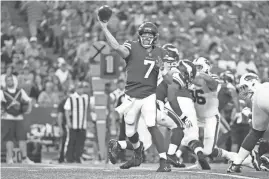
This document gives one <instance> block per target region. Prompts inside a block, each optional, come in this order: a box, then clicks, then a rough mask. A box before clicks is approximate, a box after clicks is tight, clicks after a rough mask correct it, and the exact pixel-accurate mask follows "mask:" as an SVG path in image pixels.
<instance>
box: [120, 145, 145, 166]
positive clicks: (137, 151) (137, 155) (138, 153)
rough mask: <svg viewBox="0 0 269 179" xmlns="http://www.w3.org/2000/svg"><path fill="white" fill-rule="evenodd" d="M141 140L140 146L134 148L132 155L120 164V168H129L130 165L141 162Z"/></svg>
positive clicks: (137, 164)
mask: <svg viewBox="0 0 269 179" xmlns="http://www.w3.org/2000/svg"><path fill="white" fill-rule="evenodd" d="M143 151H144V146H143V142H140V146H139V147H138V148H137V149H135V150H134V155H133V157H132V158H131V160H128V161H127V162H125V163H124V164H123V165H121V166H120V168H121V169H129V168H131V167H138V166H140V165H141V163H142V162H143Z"/></svg>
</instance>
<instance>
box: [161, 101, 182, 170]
mask: <svg viewBox="0 0 269 179" xmlns="http://www.w3.org/2000/svg"><path fill="white" fill-rule="evenodd" d="M160 113H161V111H159V110H157V123H158V124H159V125H162V126H164V127H167V128H168V129H170V130H171V140H170V144H169V147H168V151H167V159H168V162H169V163H171V164H172V165H173V166H174V167H179V168H182V167H185V165H184V164H181V163H180V162H179V158H178V157H177V156H176V150H177V148H178V147H179V146H180V143H181V141H182V139H183V137H184V132H183V130H184V128H183V125H182V123H180V122H179V119H178V118H177V115H174V112H173V110H172V109H171V107H170V105H169V103H166V104H165V112H163V114H162V115H160Z"/></svg>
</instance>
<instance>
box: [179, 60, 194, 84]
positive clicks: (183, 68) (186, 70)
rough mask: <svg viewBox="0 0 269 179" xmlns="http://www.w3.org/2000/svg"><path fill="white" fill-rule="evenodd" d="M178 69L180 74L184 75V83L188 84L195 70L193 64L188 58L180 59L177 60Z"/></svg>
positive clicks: (192, 78)
mask: <svg viewBox="0 0 269 179" xmlns="http://www.w3.org/2000/svg"><path fill="white" fill-rule="evenodd" d="M178 69H179V70H180V72H181V74H182V75H183V76H184V79H185V82H186V85H187V86H190V85H191V83H192V81H193V80H194V78H195V76H196V72H197V70H196V68H195V66H194V64H193V63H192V62H191V61H189V60H181V61H180V62H179V66H178Z"/></svg>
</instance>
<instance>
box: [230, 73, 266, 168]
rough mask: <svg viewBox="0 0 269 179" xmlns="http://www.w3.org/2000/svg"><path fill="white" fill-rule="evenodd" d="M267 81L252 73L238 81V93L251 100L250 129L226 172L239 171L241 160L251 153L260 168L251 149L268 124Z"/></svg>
mask: <svg viewBox="0 0 269 179" xmlns="http://www.w3.org/2000/svg"><path fill="white" fill-rule="evenodd" d="M268 91H269V83H268V82H265V83H260V80H259V77H258V76H257V75H256V74H254V73H247V74H244V75H243V76H242V77H241V78H240V82H239V95H240V96H241V97H242V98H244V99H250V100H251V102H252V122H251V124H252V129H251V130H250V132H249V134H248V135H247V136H246V138H245V140H244V141H243V143H242V145H241V148H240V150H239V152H238V155H237V157H236V158H235V160H234V161H233V163H232V164H231V165H230V167H229V168H228V170H227V172H229V173H231V172H241V165H242V162H243V161H244V160H245V159H246V158H247V157H248V155H251V156H252V158H254V159H255V161H256V165H255V168H256V169H257V170H260V164H259V159H260V157H259V156H260V155H261V154H259V152H258V151H256V150H253V149H254V147H255V145H256V143H257V142H258V141H259V139H261V138H262V137H263V135H264V133H265V131H266V130H267V128H268V125H269V100H268V99H269V93H268Z"/></svg>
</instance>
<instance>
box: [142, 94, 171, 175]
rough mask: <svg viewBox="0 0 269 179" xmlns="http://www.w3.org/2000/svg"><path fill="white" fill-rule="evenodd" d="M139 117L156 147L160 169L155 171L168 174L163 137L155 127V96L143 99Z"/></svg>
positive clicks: (168, 167) (169, 168) (168, 168)
mask: <svg viewBox="0 0 269 179" xmlns="http://www.w3.org/2000/svg"><path fill="white" fill-rule="evenodd" d="M141 113H142V114H141V115H142V116H143V118H144V120H145V123H146V125H147V127H148V130H149V132H150V134H151V136H152V141H153V143H154V144H155V146H156V149H157V151H158V153H159V156H160V167H159V168H158V170H157V171H159V172H169V171H171V167H170V166H169V165H168V164H167V163H166V160H167V156H166V150H165V147H164V137H163V135H162V133H161V131H160V130H159V128H158V127H157V125H156V124H157V123H156V122H157V121H156V118H157V105H156V94H152V95H150V96H148V97H147V98H144V99H143V106H142V109H141Z"/></svg>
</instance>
